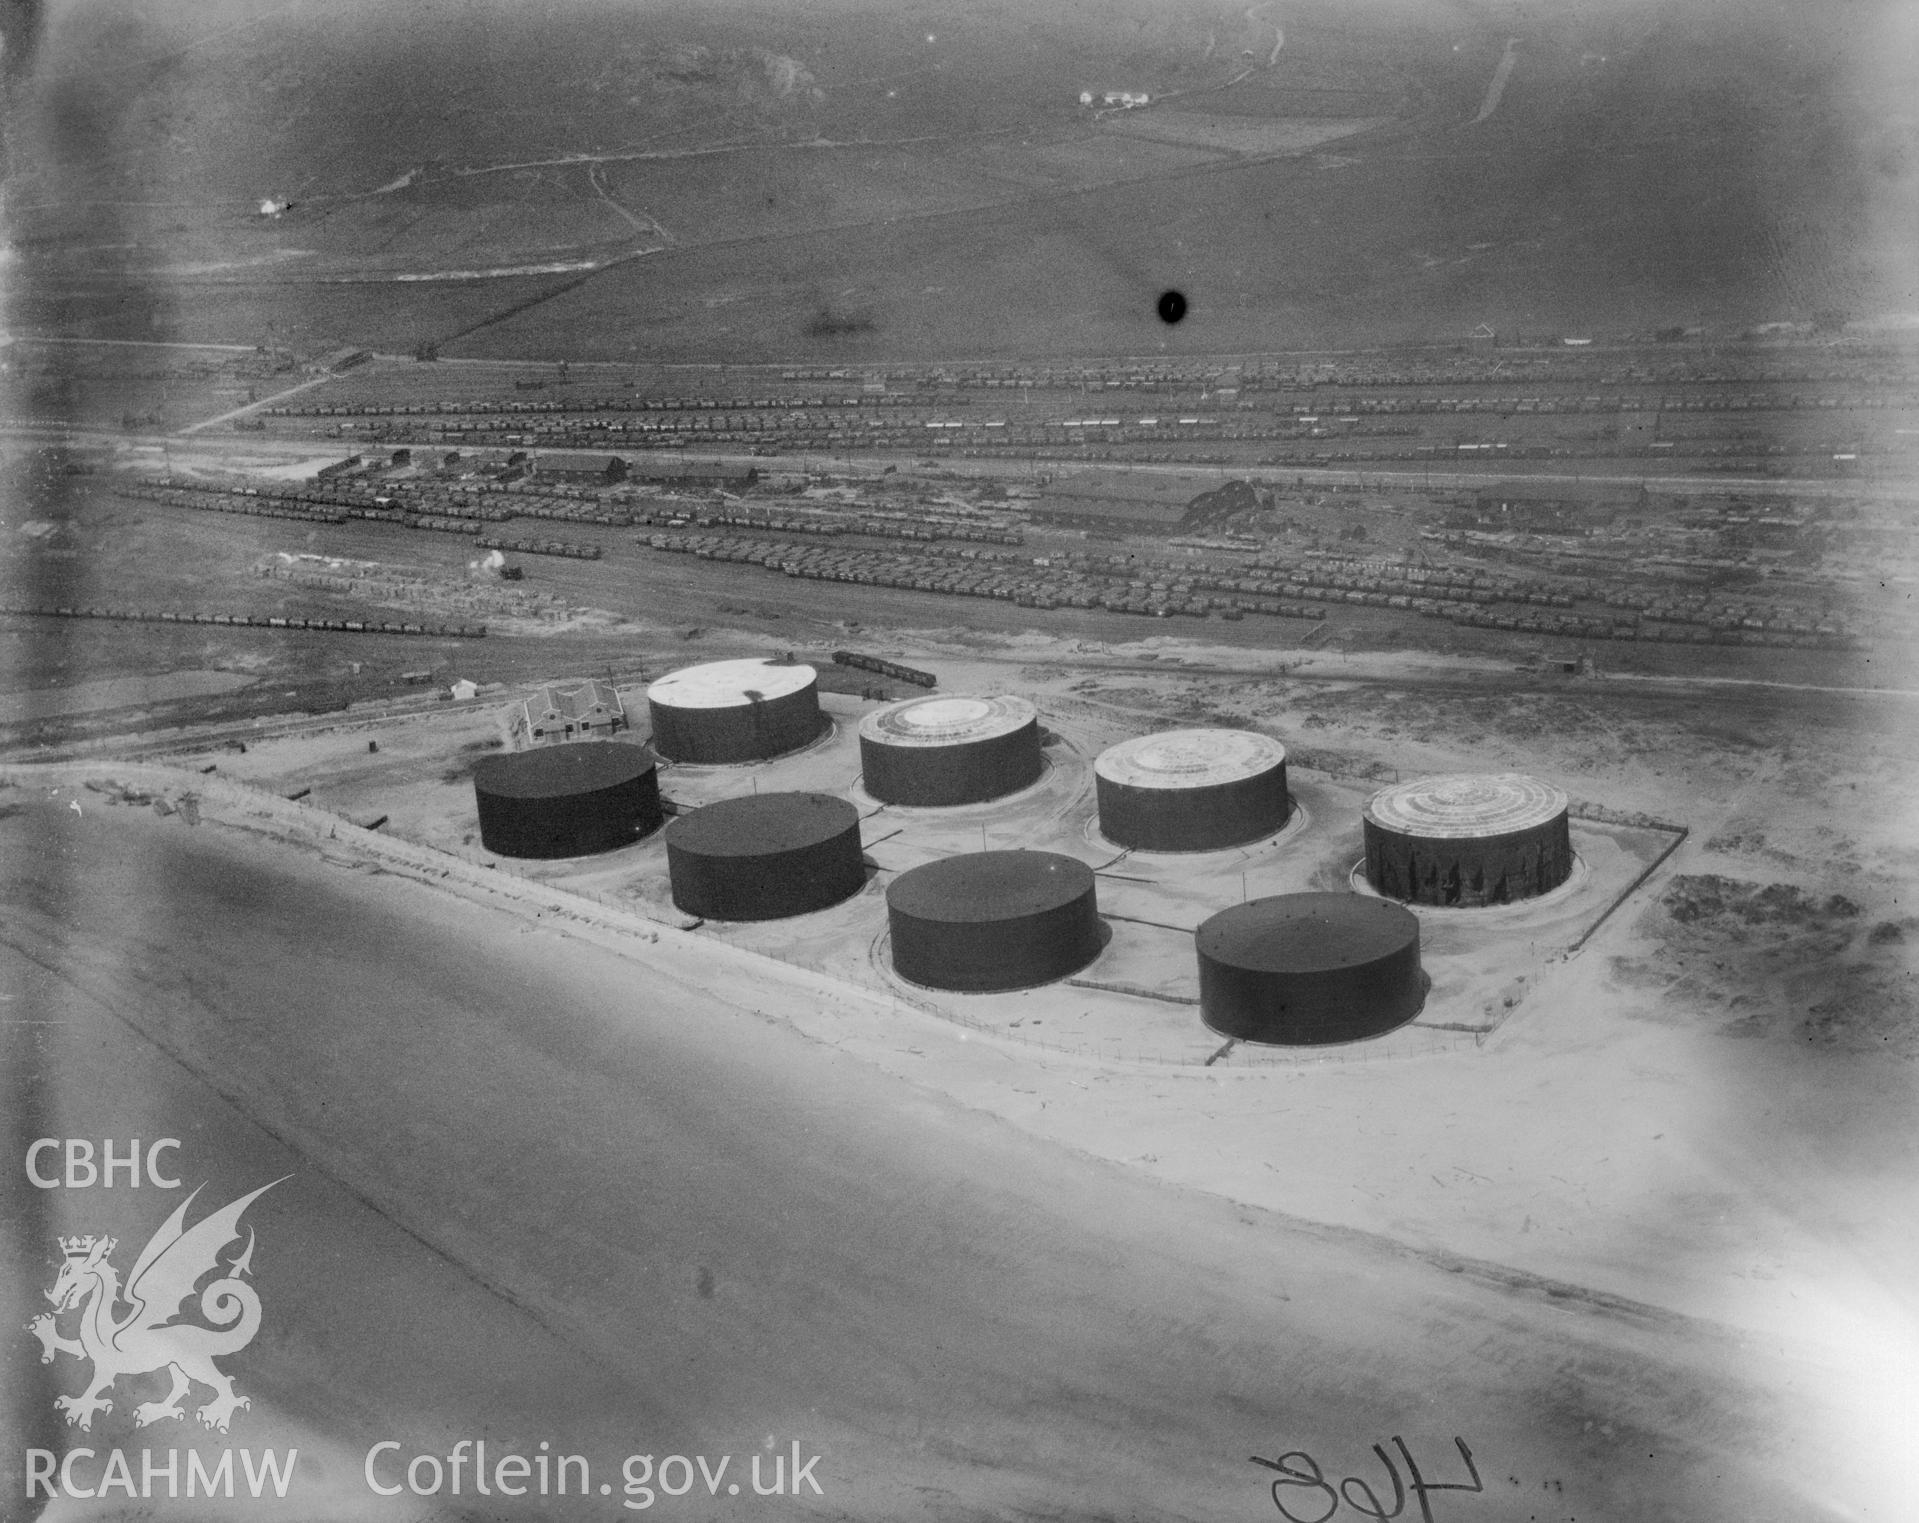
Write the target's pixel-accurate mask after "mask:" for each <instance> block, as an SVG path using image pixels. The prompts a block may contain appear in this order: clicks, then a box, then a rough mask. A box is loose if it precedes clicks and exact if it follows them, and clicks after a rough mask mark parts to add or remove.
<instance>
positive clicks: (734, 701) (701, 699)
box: [646, 656, 819, 710]
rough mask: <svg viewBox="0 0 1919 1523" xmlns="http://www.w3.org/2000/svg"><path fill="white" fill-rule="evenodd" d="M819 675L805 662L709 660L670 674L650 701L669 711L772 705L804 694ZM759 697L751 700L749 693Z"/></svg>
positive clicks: (655, 688) (650, 693) (752, 658)
mask: <svg viewBox="0 0 1919 1523" xmlns="http://www.w3.org/2000/svg"><path fill="white" fill-rule="evenodd" d="M818 679H819V673H818V672H817V671H816V670H815V669H814V668H812V667H810V666H807V665H806V664H805V663H803V662H792V663H789V662H785V661H774V660H772V659H771V658H768V657H762V656H748V657H745V658H742V659H740V660H736V661H708V662H705V663H703V664H701V665H699V666H683V667H681V668H680V669H679V670H678V671H675V672H668V673H667V674H666V675H665V676H664V677H661V678H660V679H659V680H658V681H656V682H654V683H653V684H652V685H651V686H650V687H648V688H647V690H646V701H647V702H648V703H649V704H654V703H657V704H659V705H661V706H662V707H664V708H669V709H692V710H699V709H737V708H746V707H748V706H750V705H752V704H754V703H772V702H774V701H776V700H778V699H781V698H790V697H791V696H792V695H793V694H795V693H800V692H804V691H805V690H806V689H807V688H809V687H811V686H812V685H813V684H814V683H815V682H816V681H818ZM749 690H751V692H753V693H756V694H758V695H759V696H758V697H756V698H755V697H749V696H748V691H749Z"/></svg>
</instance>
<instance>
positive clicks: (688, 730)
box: [646, 658, 826, 764]
mask: <svg viewBox="0 0 1919 1523" xmlns="http://www.w3.org/2000/svg"><path fill="white" fill-rule="evenodd" d="M817 677H818V674H817V673H816V672H815V671H814V670H813V668H812V667H810V666H806V665H803V664H800V663H797V662H783V661H765V660H759V659H753V658H749V659H747V660H743V661H710V662H708V663H706V664H705V665H704V666H688V667H682V668H681V669H680V670H679V671H677V672H670V673H668V674H667V675H666V676H664V677H662V678H660V680H659V681H658V682H656V683H654V684H653V685H652V686H651V687H649V688H648V689H647V690H646V706H647V710H648V712H649V714H650V715H651V717H652V721H653V749H654V750H656V751H658V752H659V753H660V755H662V756H664V757H666V758H667V759H668V760H669V761H676V762H693V763H707V764H712V763H720V762H750V761H764V760H765V759H766V758H767V757H769V756H779V755H781V754H783V753H785V752H787V751H797V750H798V749H799V748H800V747H801V746H803V745H806V744H807V743H808V742H809V741H811V740H812V739H813V738H814V737H815V736H817V735H818V734H819V733H820V731H821V729H822V728H824V727H825V724H826V718H825V716H824V715H822V714H821V713H820V699H819V688H818V686H817Z"/></svg>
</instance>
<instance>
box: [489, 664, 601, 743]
mask: <svg viewBox="0 0 1919 1523" xmlns="http://www.w3.org/2000/svg"><path fill="white" fill-rule="evenodd" d="M509 721H510V727H511V729H512V731H513V744H514V746H515V747H516V748H525V747H528V746H551V745H557V744H563V743H565V742H566V741H569V740H594V739H605V738H606V737H608V736H611V735H612V734H613V733H614V732H615V731H616V730H624V729H625V728H626V727H627V725H626V709H625V707H624V705H622V704H621V702H620V695H619V694H618V693H616V692H615V691H614V690H613V687H612V684H610V683H606V682H601V681H600V680H599V679H598V678H596V677H587V678H584V679H582V680H580V681H578V682H554V683H550V684H548V685H547V686H546V687H543V688H540V689H538V690H536V691H535V692H533V693H532V694H530V695H529V696H528V697H526V698H525V699H523V700H521V701H520V702H519V703H517V704H515V705H514V706H513V708H512V710H511V711H510V713H509Z"/></svg>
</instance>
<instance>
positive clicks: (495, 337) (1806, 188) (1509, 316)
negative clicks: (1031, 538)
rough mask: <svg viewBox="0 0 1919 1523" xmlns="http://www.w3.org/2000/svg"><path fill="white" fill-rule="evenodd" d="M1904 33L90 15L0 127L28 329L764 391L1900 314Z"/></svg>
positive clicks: (1798, 26) (1713, 9)
mask: <svg viewBox="0 0 1919 1523" xmlns="http://www.w3.org/2000/svg"><path fill="white" fill-rule="evenodd" d="M1900 14H1901V12H1900V10H1899V8H1898V7H1896V6H1894V5H1891V4H1855V5H1851V6H1848V7H1846V8H1845V10H1844V12H1843V13H1842V14H1839V15H1834V14H1832V13H1831V12H1829V11H1822V13H1821V14H1819V15H1817V16H1815V15H1812V14H1810V13H1808V12H1807V11H1806V10H1805V8H1790V7H1766V6H1737V7H1730V6H1726V7H1721V6H1712V5H1707V4H1703V3H1699V4H1663V5H1657V6H1654V5H1613V6H1607V7H1600V8H1582V9H1581V10H1580V11H1579V12H1577V13H1569V12H1566V11H1563V10H1561V9H1559V8H1556V7H1554V8H1547V7H1530V6H1490V5H1485V6H1481V5H1474V6H1463V5H1441V4H1438V3H1436V0H1435V3H1432V4H1417V3H1410V0H1409V3H1394V4H1381V5H1376V6H1375V5H1368V6H1364V7H1354V6H1348V5H1332V4H1329V3H1324V0H1320V3H1311V4H1298V5H1295V4H1286V5H1284V6H1277V5H1262V6H1255V7H1252V8H1251V9H1250V10H1248V9H1243V8H1236V7H1228V6H1222V5H1209V4H1200V3H1191V4H1186V3H1174V4H1167V5H1157V4H1148V3H1146V0H1116V3H1111V4H1101V5H1092V6H1088V5H1077V4H1075V5H1064V4H1056V5H1052V6H1047V7H1042V8H1038V9H1028V8H1016V7H1011V6H1001V5H984V6H973V7H968V8H965V9H964V10H962V11H960V12H958V13H954V12H952V11H951V10H950V9H948V8H944V7H934V6H931V5H915V6H883V7H882V6H862V5H856V4H820V5H812V6H806V7H800V8H779V9H760V8H757V7H752V6H747V5H733V4H721V5H699V6H684V7H661V8H649V9H648V10H646V11H645V12H644V13H643V14H641V13H634V12H632V11H628V10H624V9H619V10H616V9H612V8H602V7H599V6H597V5H588V4H581V5H571V6H568V5H555V6H545V7H540V8H538V9H535V8H533V7H525V6H512V5H508V4H505V3H503V0H496V3H473V4H461V5H458V6H445V7H426V8H421V7H408V8H405V10H404V11H403V12H402V11H399V10H397V9H396V8H391V7H376V6H371V5H362V4H356V3H347V0H340V3H332V0H308V3H303V4H296V5H293V6H289V7H284V8H282V9H279V10H276V11H273V12H270V13H267V14H265V15H257V14H253V13H251V12H249V11H247V10H246V9H244V8H236V9H233V10H229V11H222V10H219V9H216V8H209V7H204V6H192V7H188V6H185V5H171V6H166V5H162V6H134V5H130V4H119V3H113V0H103V3H90V0H76V3H73V4H71V5H69V6H68V7H67V8H65V9H63V10H60V11H57V12H55V14H54V16H53V19H52V20H51V22H50V23H49V25H48V27H47V30H46V34H45V36H44V38H43V40H42V44H41V47H40V49H39V51H38V55H37V57H36V58H35V60H34V63H33V66H32V69H31V71H30V73H29V76H28V78H27V79H26V80H25V81H24V83H23V85H22V86H21V87H20V89H19V91H18V92H17V97H16V106H15V110H14V117H13V122H12V134H13V159H14V163H15V164H16V166H18V172H17V173H16V174H15V176H14V180H15V183H14V185H13V186H12V187H11V188H10V194H9V203H8V218H9V223H10V228H9V236H10V240H11V242H12V244H13V247H14V249H15V250H16V252H17V253H18V254H19V255H20V256H21V263H20V264H19V266H18V267H17V269H18V274H17V277H16V280H15V284H14V294H15V301H14V311H13V314H12V324H13V326H15V327H16V328H23V329H27V330H33V331H49V330H64V331H70V332H76V333H86V334H91V335H96V336H119V337H185V338H195V339H213V340H225V341H232V342H256V341H258V339H259V338H260V336H261V334H262V332H263V331H264V329H265V327H266V325H268V324H269V323H271V324H273V325H275V328H276V331H277V332H279V333H280V334H281V335H282V336H283V337H291V338H293V339H295V340H296V341H297V342H300V343H302V344H303V345H307V346H310V347H312V348H314V349H316V350H317V349H320V348H323V347H325V346H327V345H329V344H332V343H347V342H352V343H360V344H372V345H376V346H378V347H381V348H386V349H406V348H409V347H411V346H412V345H414V344H417V343H419V342H421V341H423V340H426V339H434V340H437V341H440V342H441V343H442V344H443V345H444V346H446V350H447V352H448V353H459V352H474V353H496V354H507V355H525V356H554V355H562V354H566V355H573V356H576V357H593V356H600V357H607V358H625V357H629V356H633V355H650V356H657V357H662V358H698V357H702V356H708V355H710V356H713V357H719V358H728V359H741V360H744V359H754V358H778V359H784V358H802V357H807V356H835V357H844V358H849V359H862V358H868V357H881V356H886V357H905V358H912V357H928V356H936V355H949V354H950V355H976V354H977V355H984V354H1015V353H1035V352H1045V353H1074V352H1078V353H1087V352H1113V351H1138V350H1152V349H1159V348H1167V349H1175V350H1185V351H1201V350H1218V349H1254V348H1279V347H1287V346H1292V345H1298V344H1304V343H1311V344H1337V343H1351V342H1369V343H1372V342H1397V341H1405V340H1416V339H1430V338H1448V337H1457V336H1459V335H1460V334H1462V333H1464V332H1465V331H1467V330H1469V329H1470V328H1472V327H1473V326H1474V325H1475V324H1477V323H1480V322H1489V323H1492V324H1493V325H1495V326H1497V327H1501V328H1505V329H1512V328H1526V329H1532V330H1546V331H1555V330H1559V331H1568V332H1573V331H1583V330H1598V331H1621V330H1642V329H1646V328H1650V327H1655V326H1665V325H1669V324H1678V323H1695V322H1703V323H1708V324H1748V323H1755V322H1764V321H1768V320H1787V319H1798V320H1804V319H1806V318H1809V317H1812V316H1814V315H1816V314H1831V313H1844V314H1846V315H1849V316H1853V317H1865V316H1877V315H1881V314H1883V313H1885V312H1887V311H1889V310H1909V309H1911V307H1912V306H1913V302H1912V299H1911V293H1912V289H1913V287H1912V280H1911V274H1912V262H1913V260H1912V254H1911V249H1912V247H1913V245H1914V230H1915V221H1914V217H1913V207H1914V204H1915V198H1914V181H1915V167H1914V165H1915V160H1914V154H1913V149H1914V133H1915V125H1914V120H1913V118H1912V116H1911V114H1910V112H1909V111H1908V110H1907V109H1906V108H1905V106H1904V104H1903V102H1904V101H1905V100H1908V99H1910V98H1911V91H1910V89H1909V86H1910V85H1911V84H1912V83H1913V82H1912V81H1910V80H1906V79H1903V78H1900V77H1896V76H1897V75H1898V72H1899V70H1900V69H1902V68H1907V69H1909V68H1910V65H1909V64H1908V63H1905V62H1904V60H1906V59H1908V58H1909V56H1910V50H1909V49H1906V48H1904V47H1903V45H1902V39H1901V37H1900V36H1899V35H1898V27H1899V25H1900V21H1899V17H1900ZM1889 60H1890V62H1889ZM1122 90H1123V91H1127V92H1138V93H1140V94H1144V95H1145V96H1147V97H1148V103H1147V104H1146V105H1145V106H1143V107H1138V108H1135V109H1122V108H1120V107H1111V108H1108V107H1105V106H1103V105H1102V104H1101V102H1102V101H1103V99H1104V95H1105V92H1108V91H1114V92H1117V91H1122ZM1082 93H1084V94H1085V95H1086V96H1088V97H1090V98H1091V99H1092V100H1093V104H1092V105H1091V106H1088V105H1083V104H1082V103H1081V96H1082ZM263 208H265V210H263ZM1169 286H1171V287H1178V288H1179V289H1181V290H1182V291H1183V292H1184V293H1185V294H1186V295H1187V297H1188V300H1189V303H1190V317H1189V318H1188V319H1187V320H1186V321H1185V322H1184V323H1182V324H1181V325H1180V326H1179V327H1177V328H1170V327H1168V326H1166V325H1164V324H1162V323H1161V322H1159V321H1158V319H1157V318H1156V317H1155V315H1154V310H1153V303H1154V299H1155V298H1156V296H1157V294H1158V293H1159V292H1160V291H1161V290H1162V289H1165V288H1167V287H1169Z"/></svg>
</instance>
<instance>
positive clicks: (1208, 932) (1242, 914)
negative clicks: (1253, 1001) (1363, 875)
mask: <svg viewBox="0 0 1919 1523" xmlns="http://www.w3.org/2000/svg"><path fill="white" fill-rule="evenodd" d="M1281 906H1284V909H1283V911H1282V912H1281V913H1282V919H1281V924H1280V926H1279V927H1277V928H1276V927H1275V926H1274V924H1273V921H1272V919H1271V917H1272V915H1273V913H1274V910H1275V909H1276V908H1278V907H1281ZM1329 921H1330V922H1331V925H1330V928H1331V929H1333V930H1335V931H1337V932H1341V933H1344V939H1345V944H1344V945H1339V946H1336V947H1335V948H1334V949H1333V950H1330V951H1329V950H1326V947H1327V939H1326V934H1325V933H1326V931H1327V930H1328V929H1329V925H1328V922H1329ZM1275 929H1280V930H1281V932H1282V934H1281V935H1280V936H1279V937H1277V938H1275V936H1274V934H1273V933H1274V931H1275ZM1419 939H1420V938H1419V917H1418V916H1417V915H1415V914H1414V913H1413V912H1412V911H1411V910H1409V909H1407V908H1406V906H1405V905H1404V904H1402V903H1400V902H1399V901H1398V900H1396V899H1386V898H1375V897H1372V896H1370V895H1365V894H1355V893H1351V892H1337V891H1335V892H1318V893H1302V894H1269V895H1267V896H1266V897H1264V898H1261V899H1252V900H1248V901H1247V902H1246V903H1244V904H1235V905H1230V906H1229V907H1227V908H1226V909H1223V910H1220V911H1218V912H1217V913H1215V914H1212V915H1209V916H1208V917H1207V918H1206V919H1205V920H1203V921H1201V922H1200V924H1199V927H1198V929H1197V930H1195V931H1194V932H1193V944H1194V950H1195V952H1196V953H1197V954H1198V955H1199V956H1200V957H1201V958H1210V959H1212V960H1213V961H1214V962H1216V963H1220V964H1222V965H1225V966H1228V967H1231V968H1235V969H1238V970H1239V971H1241V972H1246V973H1271V974H1280V975H1285V974H1326V973H1338V972H1341V971H1344V970H1347V969H1352V968H1363V967H1368V966H1370V965H1371V964H1373V963H1376V962H1379V961H1381V960H1382V959H1386V958H1390V957H1394V956H1397V955H1398V954H1400V953H1402V952H1404V951H1405V949H1406V948H1407V947H1408V946H1409V945H1410V946H1412V947H1415V948H1416V947H1418V945H1419Z"/></svg>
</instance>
